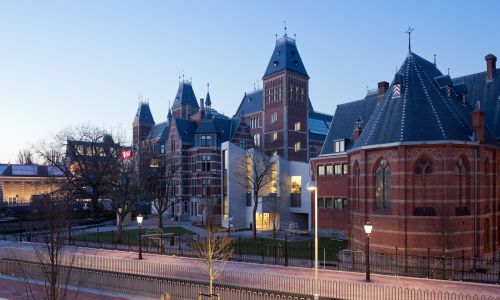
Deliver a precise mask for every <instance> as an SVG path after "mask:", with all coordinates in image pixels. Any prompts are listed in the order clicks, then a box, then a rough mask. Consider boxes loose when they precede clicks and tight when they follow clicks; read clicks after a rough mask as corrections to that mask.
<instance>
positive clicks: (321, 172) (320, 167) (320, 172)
mask: <svg viewBox="0 0 500 300" xmlns="http://www.w3.org/2000/svg"><path fill="white" fill-rule="evenodd" d="M323 175H325V166H324V165H318V176H323Z"/></svg>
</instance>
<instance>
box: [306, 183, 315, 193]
mask: <svg viewBox="0 0 500 300" xmlns="http://www.w3.org/2000/svg"><path fill="white" fill-rule="evenodd" d="M317 189H318V187H317V186H316V184H315V183H314V181H310V182H308V183H307V190H308V191H311V192H312V191H315V190H317Z"/></svg>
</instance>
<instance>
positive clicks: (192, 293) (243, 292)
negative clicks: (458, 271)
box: [0, 250, 500, 300]
mask: <svg viewBox="0 0 500 300" xmlns="http://www.w3.org/2000/svg"><path fill="white" fill-rule="evenodd" d="M0 254H1V258H0V273H2V274H7V275H12V276H17V277H24V278H30V279H38V280H40V279H42V278H44V277H43V276H44V273H43V270H44V269H43V265H42V264H41V263H39V262H32V261H25V260H17V259H11V258H7V257H6V256H9V255H11V254H12V253H9V251H8V250H7V251H5V250H3V251H1V253H0ZM106 260H109V261H108V262H104V263H103V264H102V266H104V265H108V266H110V265H112V264H113V262H112V261H113V259H111V258H105V259H104V260H103V261H106ZM141 263H142V264H143V265H141V267H142V268H141V269H143V270H144V269H147V267H151V265H145V264H144V263H145V262H141ZM26 270H29V272H26ZM59 270H60V272H61V273H60V274H62V276H67V277H63V278H65V279H67V280H68V283H69V285H78V286H80V287H86V288H94V289H104V290H107V291H117V292H122V293H127V294H131V295H143V296H149V297H159V296H160V295H161V294H163V293H165V292H167V293H169V294H170V295H171V296H172V299H198V296H199V293H205V294H206V293H207V292H208V286H207V284H206V283H205V282H203V281H198V280H193V279H172V278H166V276H153V275H143V274H132V273H123V272H115V271H106V270H96V269H88V268H81V267H76V266H72V267H60V268H59ZM254 275H255V274H254ZM231 276H233V277H231V278H233V280H238V281H239V282H245V280H249V279H251V280H252V282H253V284H254V285H255V284H256V285H255V286H257V287H258V288H255V286H254V287H248V286H242V285H238V284H233V283H228V282H226V279H228V277H227V275H224V282H225V283H223V284H222V283H216V284H215V286H214V293H216V294H219V295H220V298H221V299H242V300H246V299H248V300H250V299H256V300H267V299H287V300H309V299H312V296H311V293H312V292H311V291H313V288H314V284H313V283H314V281H313V280H310V279H303V278H286V277H279V276H269V275H258V276H249V274H245V273H240V274H231ZM255 279H258V282H255V281H254V280H255ZM247 284H248V282H247ZM269 286H272V287H271V288H269ZM297 288H298V289H300V290H301V291H302V292H297V291H296V290H297ZM318 291H319V293H320V296H321V298H322V299H353V300H354V299H374V300H378V299H384V300H386V299H387V300H392V299H394V300H396V299H408V300H421V299H422V300H424V299H425V300H498V299H500V298H499V297H492V296H482V295H470V294H462V293H450V292H446V291H438V290H423V289H413V288H401V287H393V286H385V285H375V284H366V283H357V282H335V281H325V280H320V281H319V285H318Z"/></svg>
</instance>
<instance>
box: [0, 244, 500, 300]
mask: <svg viewBox="0 0 500 300" xmlns="http://www.w3.org/2000/svg"><path fill="white" fill-rule="evenodd" d="M2 246H6V247H17V248H24V249H29V248H30V247H32V246H31V245H30V244H28V243H12V242H0V247H2ZM68 248H75V247H68ZM75 250H76V249H69V251H75ZM76 251H77V252H78V254H80V255H85V256H97V257H108V258H115V259H120V260H135V261H137V260H136V258H137V253H135V252H126V251H115V250H103V249H90V248H77V250H76ZM143 257H144V260H143V263H147V262H152V263H160V264H164V265H166V266H172V265H173V266H177V267H183V268H185V269H186V270H192V271H193V272H192V273H190V276H191V278H192V279H203V278H205V280H206V274H203V270H204V265H205V261H203V260H200V259H196V258H186V257H176V256H167V255H155V254H143ZM224 273H228V274H229V273H244V274H251V275H252V276H253V278H255V279H256V280H255V282H249V281H246V282H238V281H237V280H235V279H234V278H227V281H228V282H230V283H232V284H241V285H244V286H249V285H255V287H258V288H260V287H262V280H259V278H261V277H262V276H263V275H271V276H273V275H274V276H280V277H282V278H284V279H286V280H290V281H293V280H295V279H314V270H313V269H311V268H298V267H282V266H274V265H264V264H252V263H240V262H234V261H230V262H227V264H226V265H225V267H224ZM318 276H319V279H320V280H325V281H330V282H343V283H357V284H368V285H384V286H391V287H395V288H402V289H405V288H409V289H422V290H435V291H446V292H449V293H463V294H477V295H484V296H491V297H499V296H500V285H492V284H478V283H467V282H456V281H445V280H434V279H420V278H410V277H397V276H388V275H378V274H372V275H371V279H372V282H371V283H365V281H364V279H365V274H363V273H353V272H343V271H331V270H321V269H320V270H319V272H318ZM218 281H219V282H221V283H226V282H225V280H224V275H223V276H222V278H221V279H220V280H218Z"/></svg>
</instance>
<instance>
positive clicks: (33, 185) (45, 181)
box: [0, 164, 65, 206]
mask: <svg viewBox="0 0 500 300" xmlns="http://www.w3.org/2000/svg"><path fill="white" fill-rule="evenodd" d="M64 178H65V177H64V174H63V173H62V172H61V170H60V169H59V168H57V167H54V166H41V165H34V164H29V165H20V164H0V204H2V205H3V206H27V205H29V204H31V201H32V200H33V198H34V197H36V196H39V195H45V194H47V193H49V192H51V191H52V190H53V187H54V180H63V179H64Z"/></svg>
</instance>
